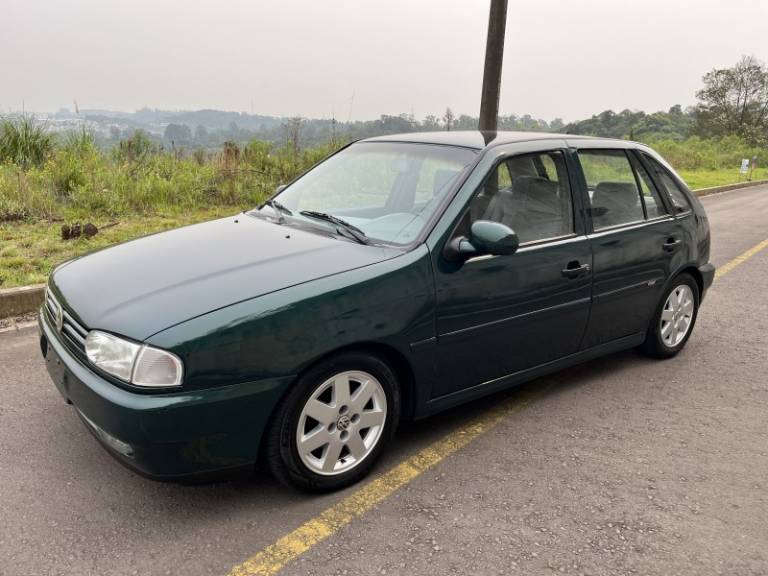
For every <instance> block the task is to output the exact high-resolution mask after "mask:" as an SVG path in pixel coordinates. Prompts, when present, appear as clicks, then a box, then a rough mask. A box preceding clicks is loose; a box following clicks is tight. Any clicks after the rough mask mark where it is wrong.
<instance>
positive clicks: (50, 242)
mask: <svg viewBox="0 0 768 576" xmlns="http://www.w3.org/2000/svg"><path fill="white" fill-rule="evenodd" d="M237 212H238V210H237V208H232V207H216V208H212V209H203V210H196V211H193V212H189V213H169V214H156V215H152V216H138V215H135V216H130V217H125V218H119V219H116V221H117V224H116V225H115V226H111V227H109V228H105V229H104V230H102V231H100V232H99V233H98V234H97V235H96V236H94V237H92V238H84V237H80V238H78V239H75V240H66V241H65V240H62V239H61V226H60V224H59V225H57V224H52V223H51V222H47V221H43V220H37V221H28V222H3V223H0V288H11V287H14V286H26V285H29V284H40V283H43V282H45V281H46V279H47V278H48V274H49V273H50V272H51V270H53V268H54V267H56V266H57V265H58V264H60V263H61V262H64V261H65V260H69V259H70V258H74V257H75V256H79V255H81V254H85V253H87V252H91V251H93V250H97V249H99V248H104V247H105V246H110V245H112V244H117V243H118V242H123V241H126V240H131V239H133V238H138V237H140V236H145V235H147V234H151V233H153V232H160V231H163V230H170V229H171V228H178V227H180V226H185V225H187V224H194V223H196V222H203V221H205V220H212V219H214V218H218V217H221V216H226V215H229V214H235V213H237ZM113 221H115V220H101V219H100V220H94V221H93V223H94V224H96V226H97V227H101V226H104V225H105V224H110V223H112V222H113Z"/></svg>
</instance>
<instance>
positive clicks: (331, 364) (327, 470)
mask: <svg viewBox="0 0 768 576" xmlns="http://www.w3.org/2000/svg"><path fill="white" fill-rule="evenodd" d="M399 412H400V396H399V390H398V386H397V380H396V378H395V375H394V373H393V371H392V370H391V369H390V368H389V366H387V364H386V363H385V362H383V361H382V360H380V359H379V358H377V357H375V356H373V355H370V354H366V353H359V352H349V353H343V354H340V355H337V356H334V357H331V358H328V359H326V360H323V361H321V362H320V363H319V364H317V365H316V366H314V367H313V368H311V369H310V370H309V371H308V372H307V373H306V374H305V375H304V376H302V377H301V378H299V380H298V382H297V383H296V385H295V386H294V388H293V389H292V390H291V391H290V392H289V394H288V396H287V397H286V398H285V400H284V401H283V403H282V404H281V406H280V408H279V409H278V412H277V413H276V415H275V418H274V419H273V422H272V425H271V426H270V430H269V436H268V440H267V457H268V461H269V467H270V470H271V471H272V473H273V474H274V476H275V477H277V478H278V479H279V480H280V481H281V482H283V483H285V484H288V485H290V486H294V487H296V488H299V489H302V490H308V491H313V492H324V491H331V490H337V489H339V488H343V487H344V486H348V485H350V484H352V483H354V482H357V481H358V480H360V479H361V478H363V477H364V476H365V475H366V474H368V472H370V470H371V468H372V467H373V465H374V464H375V462H376V460H377V459H378V458H379V456H380V455H381V453H382V451H383V450H384V447H385V446H386V444H387V443H388V442H389V440H390V439H391V437H392V434H393V432H394V429H395V427H396V425H397V420H398V417H399Z"/></svg>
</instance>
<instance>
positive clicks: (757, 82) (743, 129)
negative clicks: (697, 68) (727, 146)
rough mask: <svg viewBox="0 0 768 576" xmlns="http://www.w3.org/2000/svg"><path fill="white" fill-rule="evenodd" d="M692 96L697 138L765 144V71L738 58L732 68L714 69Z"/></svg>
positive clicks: (767, 114) (760, 65)
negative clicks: (696, 101)
mask: <svg viewBox="0 0 768 576" xmlns="http://www.w3.org/2000/svg"><path fill="white" fill-rule="evenodd" d="M702 80H703V82H704V88H702V89H701V90H699V91H698V92H697V93H696V97H697V98H698V99H699V104H698V105H697V106H696V108H695V118H696V124H695V131H696V133H697V134H699V135H701V136H705V137H707V136H726V135H728V134H736V135H738V136H741V137H742V138H744V139H745V140H746V141H747V142H749V143H750V144H753V145H761V144H765V143H766V142H768V67H766V65H765V64H764V63H763V62H760V61H759V60H757V59H756V58H755V57H754V56H742V57H741V60H740V61H739V62H738V63H737V64H736V66H734V67H733V68H721V69H714V70H712V71H711V72H708V73H707V74H705V75H704V77H703V78H702Z"/></svg>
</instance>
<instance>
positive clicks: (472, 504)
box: [0, 187, 768, 576]
mask: <svg viewBox="0 0 768 576" xmlns="http://www.w3.org/2000/svg"><path fill="white" fill-rule="evenodd" d="M703 201H704V204H705V205H706V208H707V211H708V214H709V216H710V223H711V226H712V231H713V253H712V260H713V262H714V263H715V264H716V265H718V266H719V265H723V264H725V263H726V262H728V261H730V260H732V259H733V258H735V257H737V256H738V255H740V254H742V253H743V252H744V251H745V250H747V249H749V248H750V247H752V246H754V245H756V244H757V243H759V242H761V241H763V240H765V239H766V238H768V187H758V188H751V189H745V190H740V191H735V192H729V193H724V194H720V195H716V196H711V197H706V198H704V200H703ZM766 290H768V249H766V250H763V251H761V252H759V253H757V254H756V255H754V256H753V257H752V258H750V259H749V260H747V261H746V262H744V263H742V264H741V265H739V266H738V267H736V268H734V269H733V270H732V271H730V272H729V273H728V274H726V275H725V276H723V277H722V278H720V279H719V280H717V281H716V283H715V285H714V287H713V288H712V289H711V291H710V292H709V294H708V296H707V299H706V301H705V302H704V306H703V308H702V310H701V313H700V316H699V320H698V323H697V326H696V328H695V331H694V334H693V336H692V337H691V339H690V341H689V343H688V346H687V347H686V349H685V350H684V351H683V353H681V354H680V355H679V356H678V357H677V358H675V359H673V360H669V361H653V360H649V359H646V358H644V357H642V356H640V355H638V354H636V353H635V352H625V353H621V354H616V355H614V356H610V357H606V358H603V359H599V360H596V361H593V362H591V363H588V364H585V365H583V366H580V367H576V368H573V369H569V370H566V371H563V372H560V373H557V374H555V375H554V376H552V377H550V378H547V379H545V380H546V382H548V383H551V387H550V388H548V391H547V392H546V393H544V394H543V395H540V396H538V397H537V398H536V399H535V400H534V401H533V402H532V403H531V404H529V405H528V406H527V407H525V408H524V409H523V410H521V411H519V412H517V413H515V414H514V415H511V416H509V417H505V418H504V419H503V420H502V422H501V423H500V424H499V425H498V426H497V427H495V428H494V429H492V430H491V431H490V432H488V433H487V434H484V435H482V436H480V437H479V438H478V439H477V440H475V441H474V442H473V443H471V444H470V445H468V446H467V447H466V448H464V449H462V450H460V451H459V452H457V453H455V454H453V455H451V456H449V457H448V458H446V459H445V460H443V461H442V462H440V463H439V464H437V465H436V466H434V467H432V468H430V469H429V470H428V471H427V472H425V473H424V474H422V475H421V476H419V477H418V478H416V479H415V480H413V481H412V482H410V483H408V484H407V485H406V486H405V487H403V488H401V489H400V490H398V491H396V492H395V493H394V494H392V495H391V496H390V497H389V498H387V499H386V500H385V501H383V502H381V503H379V504H378V505H377V506H376V507H374V508H373V509H371V510H369V511H368V512H366V513H365V514H364V515H363V516H361V517H360V518H357V519H356V520H354V521H352V522H351V523H350V524H349V525H347V526H346V527H344V528H342V529H340V530H339V531H337V532H336V533H334V534H333V535H331V536H330V537H329V538H328V539H326V540H324V541H323V542H321V543H319V544H318V545H317V546H314V547H313V548H312V549H310V550H309V551H307V552H306V553H305V554H304V555H303V556H301V557H300V558H299V559H298V560H296V561H294V562H292V563H290V564H288V565H287V566H286V567H285V569H284V570H283V572H282V573H284V574H318V575H326V574H349V575H352V574H355V575H367V574H384V573H387V574H515V573H520V574H549V573H554V574H560V573H565V574H592V575H598V574H606V575H609V574H610V575H616V574H649V575H650V574H658V575H664V576H671V575H674V574H695V575H697V576H701V575H708V574H723V575H738V576H747V575H752V574H754V575H758V574H760V575H764V574H768V422H767V421H766V416H768V378H766V373H768V297H767V296H766ZM543 384H544V381H543V380H538V381H535V382H532V383H530V384H528V385H526V386H524V387H522V388H518V389H516V390H514V391H511V392H508V393H505V394H501V395H497V396H494V397H491V398H488V399H485V400H483V401H480V402H476V403H473V404H471V405H469V406H468V407H463V408H461V409H459V410H454V411H451V412H448V413H446V414H442V415H439V416H437V417H434V418H432V419H429V420H427V421H424V422H420V423H416V424H412V425H409V426H407V427H406V428H405V429H403V430H402V431H401V432H400V434H399V435H398V438H397V439H396V442H395V445H394V446H393V449H392V450H390V452H389V454H388V456H387V457H386V459H385V461H384V462H383V463H382V464H381V465H380V466H379V467H378V468H377V472H382V471H385V470H387V469H388V468H391V467H392V466H394V465H396V464H397V463H398V462H400V461H402V460H403V459H404V458H407V457H408V456H409V455H411V454H413V453H415V452H416V451H418V450H419V449H421V448H423V447H425V446H427V445H429V444H430V443H431V442H434V441H436V440H438V439H440V438H441V437H443V436H445V435H446V434H448V433H450V432H451V431H452V430H455V429H456V428H457V427H458V426H461V425H462V424H463V423H465V422H467V421H469V420H470V419H471V418H473V417H475V416H477V415H479V414H482V413H483V412H484V411H486V410H488V409H489V407H491V406H493V405H495V404H497V403H498V402H500V401H501V400H504V399H512V400H513V401H514V399H515V397H516V396H518V395H524V394H526V393H529V392H530V391H532V390H535V389H537V388H540V387H541V386H542V385H543ZM354 491H355V488H354V487H353V488H351V489H349V490H347V491H345V492H344V493H342V494H334V495H327V496H322V497H308V496H304V495H300V494H297V493H295V492H292V491H290V490H288V489H285V488H283V487H281V486H279V485H277V484H276V483H275V482H274V481H272V480H271V479H269V478H267V477H256V478H254V479H252V480H243V481H233V482H225V483H218V484H213V485H205V486H177V485H172V484H161V483H156V482H152V481H149V480H145V479H143V478H141V477H138V476H136V475H134V474H132V473H131V472H129V471H127V470H126V469H124V468H123V467H122V466H120V465H118V464H117V463H116V462H115V461H114V460H113V459H112V458H111V457H110V456H108V455H107V454H106V453H105V452H104V451H103V449H102V448H101V447H100V446H98V445H97V444H96V442H95V440H94V439H93V438H92V437H91V436H90V434H89V433H88V432H87V431H86V430H85V428H84V427H83V425H82V424H81V423H80V421H79V419H78V418H77V417H76V415H75V414H74V412H73V411H72V409H71V407H69V406H67V405H66V404H65V403H64V402H63V401H62V399H61V397H60V396H59V394H58V392H57V391H56V390H55V389H54V387H53V385H52V384H51V382H50V381H49V379H48V376H47V374H46V371H45V368H44V362H43V361H42V359H41V358H40V354H39V349H38V345H37V337H36V334H35V332H34V330H26V331H21V332H19V333H6V334H2V335H0V575H3V576H6V575H7V576H26V575H58V574H77V575H91V574H93V575H99V576H108V575H118V574H119V575H123V574H141V575H145V574H147V575H149V574H152V575H154V574H161V575H162V574H180V575H184V576H195V575H209V574H210V575H225V574H227V572H228V571H229V570H230V568H232V566H234V565H237V564H238V563H240V562H242V561H244V560H245V559H246V558H248V557H249V556H251V555H253V554H254V553H256V552H258V551H259V550H260V549H262V548H264V547H266V546H268V545H270V544H272V543H273V542H275V541H276V540H277V539H278V538H280V537H281V536H282V535H284V534H286V533H288V532H290V531H292V530H293V529H294V528H296V527H297V526H299V525H301V524H302V523H303V522H305V521H307V520H308V519H310V518H312V517H314V516H316V515H317V514H319V513H320V512H322V511H323V510H324V509H326V508H328V507H329V506H331V505H332V504H334V503H335V502H338V501H339V500H340V499H341V498H342V497H343V496H345V495H349V494H352V493H353V492H354Z"/></svg>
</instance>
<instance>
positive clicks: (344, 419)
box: [336, 414, 351, 432]
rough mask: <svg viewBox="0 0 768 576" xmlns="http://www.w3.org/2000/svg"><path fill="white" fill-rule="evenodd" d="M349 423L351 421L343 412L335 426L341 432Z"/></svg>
mask: <svg viewBox="0 0 768 576" xmlns="http://www.w3.org/2000/svg"><path fill="white" fill-rule="evenodd" d="M350 423H351V420H350V419H349V416H347V415H346V414H345V415H344V416H342V417H341V418H339V421H338V422H336V428H338V429H339V430H341V431H342V432H343V431H344V430H346V429H347V428H349V425H350Z"/></svg>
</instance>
